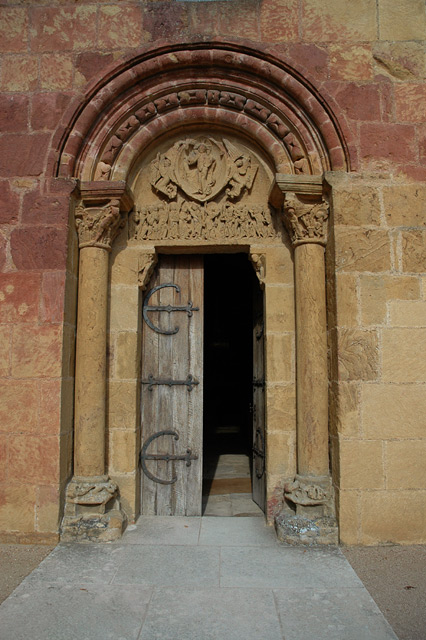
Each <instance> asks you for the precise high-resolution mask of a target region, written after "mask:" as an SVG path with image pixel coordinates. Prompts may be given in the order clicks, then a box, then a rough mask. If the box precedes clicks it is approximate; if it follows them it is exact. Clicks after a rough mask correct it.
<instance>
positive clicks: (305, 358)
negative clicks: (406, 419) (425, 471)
mask: <svg viewBox="0 0 426 640" xmlns="http://www.w3.org/2000/svg"><path fill="white" fill-rule="evenodd" d="M291 182H292V183H293V184H291V183H290V184H288V183H287V184H286V183H285V181H284V184H283V181H281V182H278V184H279V186H280V187H281V189H282V190H283V191H284V221H285V224H286V226H287V228H288V231H289V234H290V239H291V243H292V246H293V248H294V271H295V296H296V304H295V308H296V398H297V470H298V473H297V476H296V477H295V479H294V481H293V482H291V483H288V484H286V485H285V487H284V501H285V506H284V510H283V512H282V513H281V514H280V515H279V516H278V517H277V519H276V528H277V533H278V537H279V538H280V539H281V540H283V541H285V542H291V543H305V544H328V543H332V544H337V541H338V539H337V524H336V519H335V516H334V513H335V511H334V495H333V488H332V483H331V475H330V472H329V454H328V363H327V316H326V289H325V260H324V254H325V245H326V242H327V225H328V204H327V203H326V202H325V200H324V199H323V196H322V185H321V183H320V182H318V179H316V181H315V180H312V182H311V183H310V184H302V185H299V186H298V185H297V183H296V185H295V184H294V182H295V180H294V177H292V181H291ZM305 182H306V178H305ZM290 188H292V190H291V191H290Z"/></svg>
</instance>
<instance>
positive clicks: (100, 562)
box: [27, 543, 123, 584]
mask: <svg viewBox="0 0 426 640" xmlns="http://www.w3.org/2000/svg"><path fill="white" fill-rule="evenodd" d="M122 551H123V546H122V545H114V546H113V545H108V544H98V543H93V544H79V543H70V544H60V545H58V546H57V547H56V548H55V549H54V550H53V551H52V553H51V554H50V555H49V556H48V557H47V558H45V560H43V562H42V563H41V564H40V565H39V567H38V568H37V569H35V571H33V572H32V573H31V574H30V575H29V576H28V578H27V580H30V581H34V582H38V581H42V582H55V583H62V584H66V583H71V582H83V583H91V582H98V583H103V584H109V583H110V582H111V580H112V578H113V577H114V575H115V573H116V571H117V567H118V565H119V562H120V560H119V558H120V556H121V554H122Z"/></svg>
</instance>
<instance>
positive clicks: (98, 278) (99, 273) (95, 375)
mask: <svg viewBox="0 0 426 640" xmlns="http://www.w3.org/2000/svg"><path fill="white" fill-rule="evenodd" d="M108 259H109V254H108V251H106V250H105V249H101V248H99V247H84V248H82V249H81V250H80V264H79V289H78V320H77V345H76V373H75V448H74V473H75V475H76V476H85V477H89V476H102V475H103V474H104V473H105V393H106V392H105V386H106V330H107V292H108Z"/></svg>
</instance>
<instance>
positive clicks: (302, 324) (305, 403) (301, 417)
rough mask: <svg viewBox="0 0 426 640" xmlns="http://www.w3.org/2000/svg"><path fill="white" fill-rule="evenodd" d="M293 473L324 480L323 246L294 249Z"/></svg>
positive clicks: (326, 457)
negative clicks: (295, 392)
mask: <svg viewBox="0 0 426 640" xmlns="http://www.w3.org/2000/svg"><path fill="white" fill-rule="evenodd" d="M294 259H295V280H296V282H295V286H296V328H297V331H296V333H297V342H296V359H297V367H296V377H297V381H296V384H297V463H298V473H299V474H300V475H307V476H316V475H318V476H326V475H327V474H328V472H329V463H328V371H327V325H326V298H325V266H324V247H323V246H321V245H320V244H313V243H312V244H301V245H299V246H296V247H295V252H294Z"/></svg>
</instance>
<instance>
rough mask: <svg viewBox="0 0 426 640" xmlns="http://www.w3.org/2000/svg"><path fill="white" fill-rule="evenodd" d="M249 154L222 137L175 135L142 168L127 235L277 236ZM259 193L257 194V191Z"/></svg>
mask: <svg viewBox="0 0 426 640" xmlns="http://www.w3.org/2000/svg"><path fill="white" fill-rule="evenodd" d="M259 172H260V165H259V162H258V161H257V159H256V158H255V156H254V154H252V153H251V152H250V151H249V150H248V149H246V148H245V147H242V146H241V145H237V144H234V143H233V142H231V141H230V140H228V139H227V138H213V137H211V136H209V137H207V136H196V137H191V138H190V137H188V138H185V139H184V140H179V141H177V142H175V143H174V144H173V145H172V146H170V147H169V148H168V149H167V150H166V151H164V152H158V153H157V154H156V156H155V158H154V159H153V160H152V161H151V162H150V164H149V166H148V167H147V176H148V179H147V182H149V186H150V190H151V196H150V197H146V194H145V197H143V198H141V199H140V200H139V202H140V203H141V204H137V205H136V207H135V211H134V214H133V216H132V224H131V229H130V235H131V237H133V238H136V239H138V240H178V239H181V240H195V239H203V240H222V241H223V240H231V239H232V240H239V239H245V238H247V239H248V238H253V239H254V238H269V237H276V236H277V233H278V231H277V229H276V227H275V225H274V220H273V217H272V214H271V209H270V207H269V205H268V204H267V198H266V197H265V194H266V191H265V188H263V190H260V191H259V192H258V191H257V185H258V184H260V183H262V179H263V181H264V176H263V174H262V177H261V178H259ZM257 193H258V195H257Z"/></svg>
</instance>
